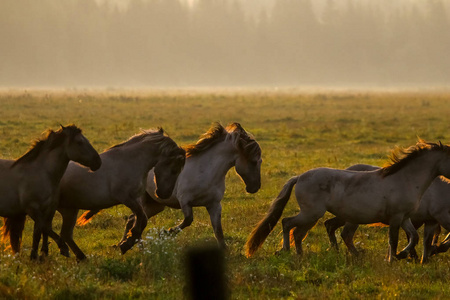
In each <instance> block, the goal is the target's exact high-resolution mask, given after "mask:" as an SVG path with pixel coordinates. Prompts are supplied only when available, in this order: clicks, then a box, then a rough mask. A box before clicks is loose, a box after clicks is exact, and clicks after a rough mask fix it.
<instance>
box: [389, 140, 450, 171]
mask: <svg viewBox="0 0 450 300" xmlns="http://www.w3.org/2000/svg"><path fill="white" fill-rule="evenodd" d="M429 151H448V152H450V147H448V146H445V145H443V144H442V143H441V142H439V144H436V143H427V142H425V141H424V140H422V139H419V141H418V142H417V143H416V144H415V145H413V146H411V147H409V148H407V149H403V148H400V147H398V148H396V149H394V150H393V151H392V153H391V155H390V156H389V160H390V162H389V163H388V164H387V165H386V166H384V167H383V168H382V175H383V177H386V176H389V175H392V174H394V173H396V172H397V171H399V170H400V169H402V168H403V167H405V166H406V165H407V164H408V163H409V162H410V161H412V160H414V159H415V158H417V157H419V156H420V155H422V154H424V153H426V152H429Z"/></svg>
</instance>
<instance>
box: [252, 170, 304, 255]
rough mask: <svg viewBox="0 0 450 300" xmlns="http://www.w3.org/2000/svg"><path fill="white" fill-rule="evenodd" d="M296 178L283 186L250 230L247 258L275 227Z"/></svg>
mask: <svg viewBox="0 0 450 300" xmlns="http://www.w3.org/2000/svg"><path fill="white" fill-rule="evenodd" d="M297 179H298V176H295V177H292V178H291V179H289V180H288V182H286V184H285V185H284V186H283V189H282V190H281V192H280V193H279V194H278V197H277V198H276V199H275V200H273V202H272V204H271V205H270V208H269V211H268V212H267V214H266V216H265V217H264V218H263V219H262V220H261V221H259V223H258V224H257V225H256V227H255V228H254V229H253V230H252V232H251V234H250V237H249V238H248V240H247V242H246V243H245V253H246V256H247V257H250V256H252V255H253V254H254V253H255V252H256V250H258V249H259V247H261V245H262V244H263V243H264V241H265V240H266V238H267V236H268V235H269V233H270V232H271V231H272V230H273V228H274V227H275V225H276V224H277V222H278V220H279V219H280V217H281V214H282V213H283V210H284V207H285V206H286V204H287V202H288V200H289V198H290V197H291V192H292V188H293V187H294V185H295V184H296V183H297Z"/></svg>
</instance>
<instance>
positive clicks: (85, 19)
mask: <svg viewBox="0 0 450 300" xmlns="http://www.w3.org/2000/svg"><path fill="white" fill-rule="evenodd" d="M449 53H450V13H449V3H448V1H447V0H433V1H413V0H394V1H387V0H382V1H381V0H380V1H367V0H347V1H332V0H323V1H315V0H264V1H263V0H261V1H243V0H240V1H232V0H190V1H189V0H184V1H181V0H133V1H126V0H122V1H120V0H116V1H115V2H113V1H107V0H97V1H94V0H64V1H59V0H40V1H35V0H1V2H0V86H2V87H23V86H27V87H29V86H32V87H40V86H42V87H75V86H83V87H186V86H200V87H201V86H251V87H260V86H327V85H331V86H370V87H393V86H407V87H411V86H412V87H426V86H433V87H436V86H439V87H442V86H445V87H448V86H449V83H450V58H449Z"/></svg>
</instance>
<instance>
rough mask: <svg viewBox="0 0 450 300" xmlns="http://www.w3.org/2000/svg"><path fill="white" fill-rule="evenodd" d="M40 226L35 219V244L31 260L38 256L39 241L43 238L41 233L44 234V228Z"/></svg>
mask: <svg viewBox="0 0 450 300" xmlns="http://www.w3.org/2000/svg"><path fill="white" fill-rule="evenodd" d="M40 227H41V226H40V224H39V223H38V222H36V221H35V222H34V228H33V245H32V248H31V254H30V259H31V260H36V259H37V258H38V248H39V242H40V240H41V235H42V229H41V228H40Z"/></svg>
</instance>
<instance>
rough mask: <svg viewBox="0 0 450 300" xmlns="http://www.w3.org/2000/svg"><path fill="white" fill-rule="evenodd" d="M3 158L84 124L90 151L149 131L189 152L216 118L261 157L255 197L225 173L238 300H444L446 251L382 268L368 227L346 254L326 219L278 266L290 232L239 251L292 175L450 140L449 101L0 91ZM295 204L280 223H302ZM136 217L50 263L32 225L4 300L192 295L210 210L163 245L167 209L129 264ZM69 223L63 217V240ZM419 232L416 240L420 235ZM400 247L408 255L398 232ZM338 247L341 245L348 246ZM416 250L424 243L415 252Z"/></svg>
mask: <svg viewBox="0 0 450 300" xmlns="http://www.w3.org/2000/svg"><path fill="white" fill-rule="evenodd" d="M0 105H1V110H0V154H1V157H2V158H9V159H13V158H17V157H19V156H20V155H21V154H23V153H24V152H25V151H26V150H27V149H28V148H29V146H30V143H31V141H32V140H33V139H35V138H37V137H39V135H40V133H41V132H43V131H44V130H45V129H47V128H52V129H55V130H56V129H57V128H58V126H59V124H60V123H61V124H63V125H65V124H68V123H75V124H76V125H78V126H79V127H81V128H83V132H84V134H85V136H86V137H87V138H88V139H89V140H90V141H91V143H92V144H93V145H94V147H95V148H96V149H97V150H98V151H99V152H101V151H103V150H105V149H106V148H108V147H109V146H112V145H114V144H117V143H119V142H122V141H124V140H126V139H127V138H128V137H130V136H131V135H133V134H135V133H138V132H139V130H140V129H141V128H143V129H148V128H156V127H159V126H161V127H163V128H164V129H165V130H166V131H167V132H168V133H169V135H170V136H171V137H172V138H173V139H174V140H175V141H176V142H177V143H178V144H180V145H187V144H190V143H194V142H195V141H197V138H198V136H199V135H200V134H202V133H204V132H205V131H206V130H207V129H208V128H209V126H210V125H211V123H212V122H214V121H220V122H222V124H224V125H226V124H228V123H230V122H240V123H241V124H242V126H243V127H244V128H245V129H246V130H247V131H249V132H251V133H252V134H253V135H254V136H255V138H256V139H257V141H258V142H259V143H260V145H261V148H262V151H263V160H264V161H263V165H262V188H261V190H260V191H259V192H258V193H256V194H253V195H250V194H246V193H245V187H244V185H243V183H242V182H241V181H240V179H239V178H238V177H237V176H236V174H235V172H234V171H230V172H229V174H228V175H227V189H226V194H225V197H224V199H223V201H222V205H223V213H222V220H223V227H224V232H225V238H226V241H227V244H228V245H229V251H228V253H227V254H226V269H227V274H226V275H227V278H228V284H229V288H230V291H231V298H232V299H305V298H320V299H328V298H330V299H335V298H342V299H358V298H383V299H386V298H388V299H391V298H411V299H424V298H434V299H439V298H448V295H450V285H449V284H448V283H449V280H448V278H449V269H450V259H449V254H441V255H439V256H437V257H433V258H432V260H431V262H430V263H429V264H428V265H425V266H422V265H420V264H418V263H416V262H414V261H410V260H403V261H397V262H395V263H393V264H388V263H387V262H386V261H385V254H386V251H387V232H388V229H387V228H374V227H368V226H361V228H360V230H359V231H358V233H357V235H356V237H355V241H356V243H357V247H359V248H361V249H364V254H363V255H362V256H361V257H359V258H353V257H351V256H350V255H349V254H348V253H347V251H346V250H345V247H344V245H343V243H342V242H340V247H341V251H340V252H335V251H333V250H329V249H328V248H329V242H328V239H327V237H326V232H325V229H324V226H323V221H324V220H325V219H326V218H329V217H330V215H326V216H325V218H324V219H322V220H321V221H319V223H318V224H317V226H316V227H315V228H314V229H312V230H311V232H310V234H309V236H308V237H307V238H306V240H305V243H304V245H305V246H304V248H305V249H304V250H305V255H304V256H303V257H302V258H300V257H297V256H296V255H295V254H294V251H291V253H290V254H282V255H279V256H274V252H275V251H276V250H277V249H278V248H279V247H280V240H281V235H280V231H281V227H280V226H277V227H276V228H275V230H274V231H273V232H272V234H271V235H269V238H268V239H267V240H266V242H265V244H264V245H263V247H262V249H260V250H259V252H257V253H256V255H255V256H254V257H252V258H250V259H249V258H246V257H245V256H244V251H243V246H244V243H245V241H246V239H247V236H248V234H249V233H250V231H251V230H252V228H253V226H254V225H255V224H256V223H257V222H258V221H259V220H260V219H261V218H262V217H263V216H264V214H265V212H266V210H267V209H268V206H269V204H270V202H271V201H272V200H273V198H274V197H275V196H276V195H277V194H278V192H279V191H280V189H281V187H282V186H283V184H284V183H285V181H287V179H289V178H290V177H291V176H293V175H297V174H300V173H302V172H305V171H306V170H309V169H311V168H315V167H324V166H325V167H333V168H346V167H348V166H350V165H352V164H355V163H368V164H374V165H383V164H384V163H385V162H386V161H387V156H388V154H389V153H390V150H391V149H392V148H394V147H395V146H403V147H408V146H410V145H412V144H414V143H415V142H416V141H417V137H418V136H419V137H421V138H423V139H425V140H427V141H432V142H437V141H438V140H441V141H442V142H443V143H448V142H450V130H449V129H450V124H449V122H448V120H449V119H450V92H437V91H427V92H405V91H403V92H395V91H383V92H381V91H379V92H374V91H372V92H366V91H339V92H332V91H316V92H305V91H296V90H285V91H275V90H261V91H243V90H236V91H206V90H205V91H196V90H184V91H170V92H169V91H147V92H143V91H132V90H129V91H120V90H105V91H102V92H100V91H88V90H86V91H85V90H67V91H43V90H41V91H17V90H16V91H9V90H3V91H0ZM298 209H299V208H298V205H297V204H296V201H295V200H293V199H291V200H290V202H289V203H288V206H287V207H286V209H285V211H284V214H283V217H285V216H292V215H294V214H296V213H297V211H298ZM129 213H130V211H129V210H128V209H127V208H125V207H121V206H118V207H113V208H111V209H108V210H105V211H103V212H102V213H101V214H100V215H98V216H97V217H96V218H94V220H93V221H92V222H91V223H90V224H88V225H87V226H84V227H77V228H76V229H75V232H74V235H75V241H77V242H78V244H79V246H80V247H81V248H82V249H83V250H84V252H85V253H86V254H87V255H88V260H87V261H84V262H82V263H77V262H76V260H75V258H74V257H73V256H72V257H71V258H65V257H62V256H60V255H59V254H58V250H57V248H56V246H55V245H54V244H51V245H50V252H51V253H50V256H49V257H48V258H46V259H45V261H43V262H31V261H30V260H29V254H30V247H31V226H32V222H31V221H28V222H27V225H26V231H25V234H24V235H25V236H24V242H23V250H22V252H21V253H20V254H19V255H17V256H13V255H12V254H11V252H10V249H7V246H8V245H7V244H4V245H2V246H1V247H2V251H0V298H2V299H3V298H5V299H8V298H10V299H18V298H23V299H84V300H87V299H113V298H114V299H139V298H142V299H183V298H184V295H185V294H186V293H185V291H186V290H185V287H186V276H185V272H184V260H185V251H186V249H188V248H189V247H192V246H196V245H202V244H203V243H208V242H214V238H213V232H212V228H211V226H210V222H209V217H208V215H207V213H206V210H205V209H204V208H197V209H195V210H194V214H195V216H194V223H193V224H192V226H190V227H188V228H187V229H185V230H184V231H183V232H181V233H180V234H178V235H177V236H176V237H160V235H159V233H160V232H161V231H162V230H163V229H167V228H169V227H172V226H174V225H175V224H177V223H178V222H180V221H181V219H182V213H181V211H178V210H171V209H166V210H165V211H163V212H162V213H161V214H159V215H158V216H156V217H154V218H153V219H152V220H150V222H149V225H148V227H147V229H146V230H145V231H144V239H143V242H142V245H141V246H139V247H138V246H136V247H134V248H133V249H132V250H131V251H129V252H128V253H127V254H126V255H124V256H122V255H121V254H120V251H119V250H117V249H115V248H113V247H111V245H113V244H115V243H117V242H118V241H119V240H120V237H121V234H122V231H123V227H124V225H125V218H126V216H128V214H129ZM60 223H61V220H60V217H59V215H57V216H56V217H55V220H54V227H55V228H56V229H57V230H59V226H60ZM421 232H422V231H421V230H420V231H419V234H421ZM401 238H402V244H401V245H400V246H404V245H405V241H404V235H403V234H402V236H401ZM339 241H340V240H339ZM418 250H419V251H421V246H420V245H419V246H418Z"/></svg>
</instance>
